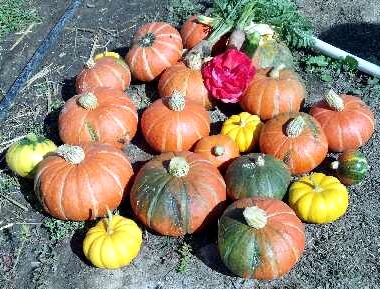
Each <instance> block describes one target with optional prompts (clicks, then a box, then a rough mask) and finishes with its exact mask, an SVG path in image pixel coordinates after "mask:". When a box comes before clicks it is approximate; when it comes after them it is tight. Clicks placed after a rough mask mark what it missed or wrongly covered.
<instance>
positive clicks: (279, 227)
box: [218, 198, 305, 280]
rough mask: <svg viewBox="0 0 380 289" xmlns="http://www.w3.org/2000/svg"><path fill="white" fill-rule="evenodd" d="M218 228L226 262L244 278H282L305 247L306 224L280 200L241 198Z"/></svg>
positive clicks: (230, 208) (219, 244) (221, 219)
mask: <svg viewBox="0 0 380 289" xmlns="http://www.w3.org/2000/svg"><path fill="white" fill-rule="evenodd" d="M218 227H219V230H218V247H219V253H220V256H221V258H222V261H223V263H224V264H225V265H226V266H227V268H228V269H230V270H231V271H232V272H233V273H235V274H236V275H238V276H240V277H243V278H255V279H265V280H270V279H275V278H279V277H281V276H283V275H285V274H286V273H288V272H289V271H290V270H291V269H292V267H293V266H294V265H295V264H296V263H297V261H298V260H299V259H300V257H301V256H302V254H303V251H304V248H305V232H304V226H303V224H302V222H301V221H300V220H299V219H298V218H297V216H296V215H295V214H294V212H293V210H292V209H290V208H289V207H288V205H286V204H285V203H283V202H282V201H280V200H277V199H272V198H244V199H240V200H238V201H236V202H234V203H233V204H232V205H230V206H229V207H228V208H227V209H226V210H225V211H224V213H223V215H222V217H221V218H220V220H219V225H218Z"/></svg>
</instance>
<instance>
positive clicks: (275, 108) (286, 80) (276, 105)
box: [239, 64, 305, 120]
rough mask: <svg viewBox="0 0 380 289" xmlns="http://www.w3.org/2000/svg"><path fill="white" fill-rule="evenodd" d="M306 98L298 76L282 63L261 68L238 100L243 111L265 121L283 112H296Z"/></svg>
mask: <svg viewBox="0 0 380 289" xmlns="http://www.w3.org/2000/svg"><path fill="white" fill-rule="evenodd" d="M304 98H305V87H304V85H303V84H302V82H301V80H300V78H299V77H298V75H297V74H296V73H295V72H294V71H293V70H290V69H288V68H285V65H283V64H281V65H279V66H277V67H274V68H273V69H260V70H258V71H257V74H256V75H255V77H254V78H253V79H252V81H251V82H250V84H249V85H248V88H247V89H246V90H245V92H244V93H243V95H242V97H241V99H240V102H239V103H240V106H241V107H242V109H243V110H244V111H247V112H249V113H252V114H257V115H258V116H260V118H261V119H263V120H267V119H271V118H273V117H274V116H276V115H278V114H280V113H283V112H298V111H299V110H300V107H301V103H302V101H303V100H304Z"/></svg>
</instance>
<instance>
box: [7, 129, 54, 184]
mask: <svg viewBox="0 0 380 289" xmlns="http://www.w3.org/2000/svg"><path fill="white" fill-rule="evenodd" d="M56 148H57V147H56V145H55V144H54V143H53V142H52V141H51V140H49V139H47V138H46V137H44V136H37V135H36V134H34V133H29V134H28V135H27V136H25V137H24V138H22V139H20V140H18V141H17V142H15V143H13V144H12V145H11V146H10V147H9V148H8V150H7V153H6V155H5V160H6V162H7V165H8V167H9V168H10V169H11V170H12V171H13V172H14V173H16V174H17V175H19V176H21V177H25V178H29V179H33V177H34V174H35V170H36V168H37V165H38V164H39V163H40V161H42V160H43V158H44V157H45V156H46V155H47V154H49V153H50V152H53V151H55V150H56Z"/></svg>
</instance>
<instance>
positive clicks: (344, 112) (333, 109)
mask: <svg viewBox="0 0 380 289" xmlns="http://www.w3.org/2000/svg"><path fill="white" fill-rule="evenodd" d="M309 113H310V114H311V115H312V116H313V117H315V118H316V119H317V120H318V121H319V123H320V124H321V126H322V128H323V130H324V131H325V134H326V136H327V141H328V143H329V149H330V150H331V151H334V152H342V151H345V150H349V149H357V148H359V147H360V146H362V145H364V144H365V143H366V142H367V141H368V140H369V139H370V138H371V136H372V134H373V132H374V129H375V119H374V115H373V112H372V111H371V110H370V108H369V107H368V106H367V105H365V103H364V102H363V101H362V100H361V99H360V98H358V97H356V96H352V95H346V94H342V95H340V96H339V95H338V94H336V93H335V92H334V91H333V90H330V91H329V92H328V93H327V94H326V95H325V100H322V101H320V102H318V103H316V104H315V105H313V107H312V108H311V110H310V112H309Z"/></svg>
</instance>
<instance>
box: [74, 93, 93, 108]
mask: <svg viewBox="0 0 380 289" xmlns="http://www.w3.org/2000/svg"><path fill="white" fill-rule="evenodd" d="M78 103H79V105H80V106H81V107H83V108H84V109H87V110H93V109H95V108H96V107H97V106H98V99H97V97H96V95H95V94H93V93H92V92H86V93H84V94H82V95H81V96H79V97H78Z"/></svg>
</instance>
